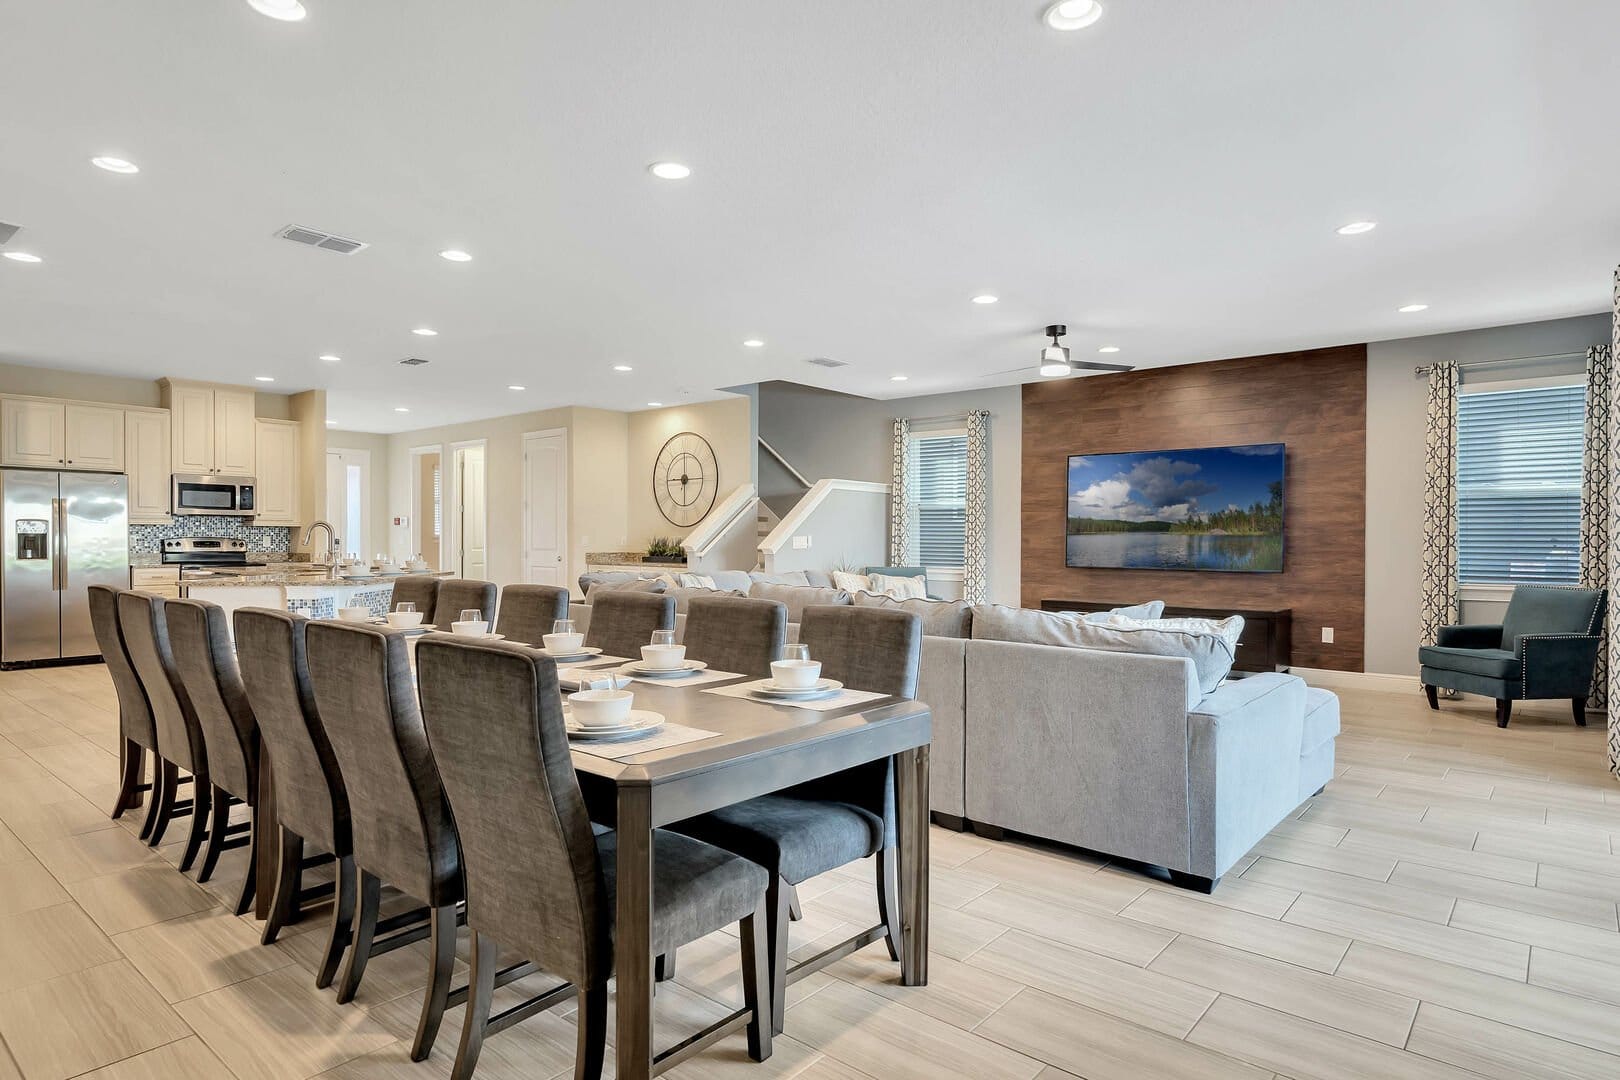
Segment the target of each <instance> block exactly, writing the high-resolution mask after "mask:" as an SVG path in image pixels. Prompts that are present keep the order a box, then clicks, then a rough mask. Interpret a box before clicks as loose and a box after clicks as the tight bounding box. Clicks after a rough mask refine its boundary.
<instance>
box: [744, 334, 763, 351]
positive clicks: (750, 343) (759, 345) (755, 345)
mask: <svg viewBox="0 0 1620 1080" xmlns="http://www.w3.org/2000/svg"><path fill="white" fill-rule="evenodd" d="M743 345H745V346H746V347H748V348H750V349H763V348H764V347H765V343H764V342H763V341H761V340H759V338H757V337H751V338H749V339H748V340H747V341H745V342H743Z"/></svg>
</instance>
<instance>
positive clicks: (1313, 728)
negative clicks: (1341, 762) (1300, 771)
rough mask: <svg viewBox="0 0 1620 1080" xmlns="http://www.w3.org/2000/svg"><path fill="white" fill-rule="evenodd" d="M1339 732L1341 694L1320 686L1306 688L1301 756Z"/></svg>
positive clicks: (1336, 735)
mask: <svg viewBox="0 0 1620 1080" xmlns="http://www.w3.org/2000/svg"><path fill="white" fill-rule="evenodd" d="M1338 734H1339V695H1337V694H1335V693H1333V692H1332V691H1330V690H1323V689H1322V688H1321V687H1318V686H1310V687H1306V689H1305V733H1304V735H1303V737H1302V738H1301V739H1300V756H1301V757H1305V756H1307V755H1309V754H1310V753H1311V752H1312V751H1314V750H1316V748H1317V747H1319V746H1321V745H1322V744H1323V743H1325V742H1331V741H1332V740H1333V739H1335V738H1337V737H1338Z"/></svg>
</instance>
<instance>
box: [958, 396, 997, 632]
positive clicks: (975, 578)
mask: <svg viewBox="0 0 1620 1080" xmlns="http://www.w3.org/2000/svg"><path fill="white" fill-rule="evenodd" d="M965 528H966V535H965V539H966V547H965V550H964V553H963V556H962V599H964V600H966V601H967V602H968V603H970V604H983V603H985V602H986V601H987V600H988V599H989V595H990V414H989V413H988V412H985V411H983V410H976V411H974V412H970V413H968V415H967V523H966V526H965Z"/></svg>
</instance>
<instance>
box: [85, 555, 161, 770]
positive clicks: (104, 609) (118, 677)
mask: <svg viewBox="0 0 1620 1080" xmlns="http://www.w3.org/2000/svg"><path fill="white" fill-rule="evenodd" d="M121 591H122V590H120V589H115V588H113V587H112V586H111V585H92V586H90V589H89V592H90V625H91V626H92V627H93V628H94V629H95V632H96V645H97V646H98V647H99V648H100V649H101V658H102V659H103V660H105V661H106V662H107V674H108V675H110V676H111V677H112V681H113V690H114V691H116V692H117V694H118V729H119V731H121V732H122V733H123V736H124V738H126V739H129V740H130V741H131V742H133V743H135V744H136V745H137V746H144V747H146V749H148V750H156V749H157V728H156V726H155V724H154V722H153V720H152V703H151V702H149V701H147V700H146V691H145V690H144V689H143V688H142V687H141V677H140V676H139V675H137V674H135V666H134V664H133V663H131V662H130V659H129V646H127V645H126V644H124V631H123V630H122V629H121V628H120V627H119V624H118V594H119V593H120V592H121Z"/></svg>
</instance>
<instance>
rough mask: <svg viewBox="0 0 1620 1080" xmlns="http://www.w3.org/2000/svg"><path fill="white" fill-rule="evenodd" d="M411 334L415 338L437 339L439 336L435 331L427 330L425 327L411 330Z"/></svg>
mask: <svg viewBox="0 0 1620 1080" xmlns="http://www.w3.org/2000/svg"><path fill="white" fill-rule="evenodd" d="M411 333H413V334H415V335H416V336H417V337H438V336H439V332H438V331H437V330H433V329H430V328H428V327H426V326H418V327H417V328H416V329H415V330H412V331H411Z"/></svg>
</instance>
